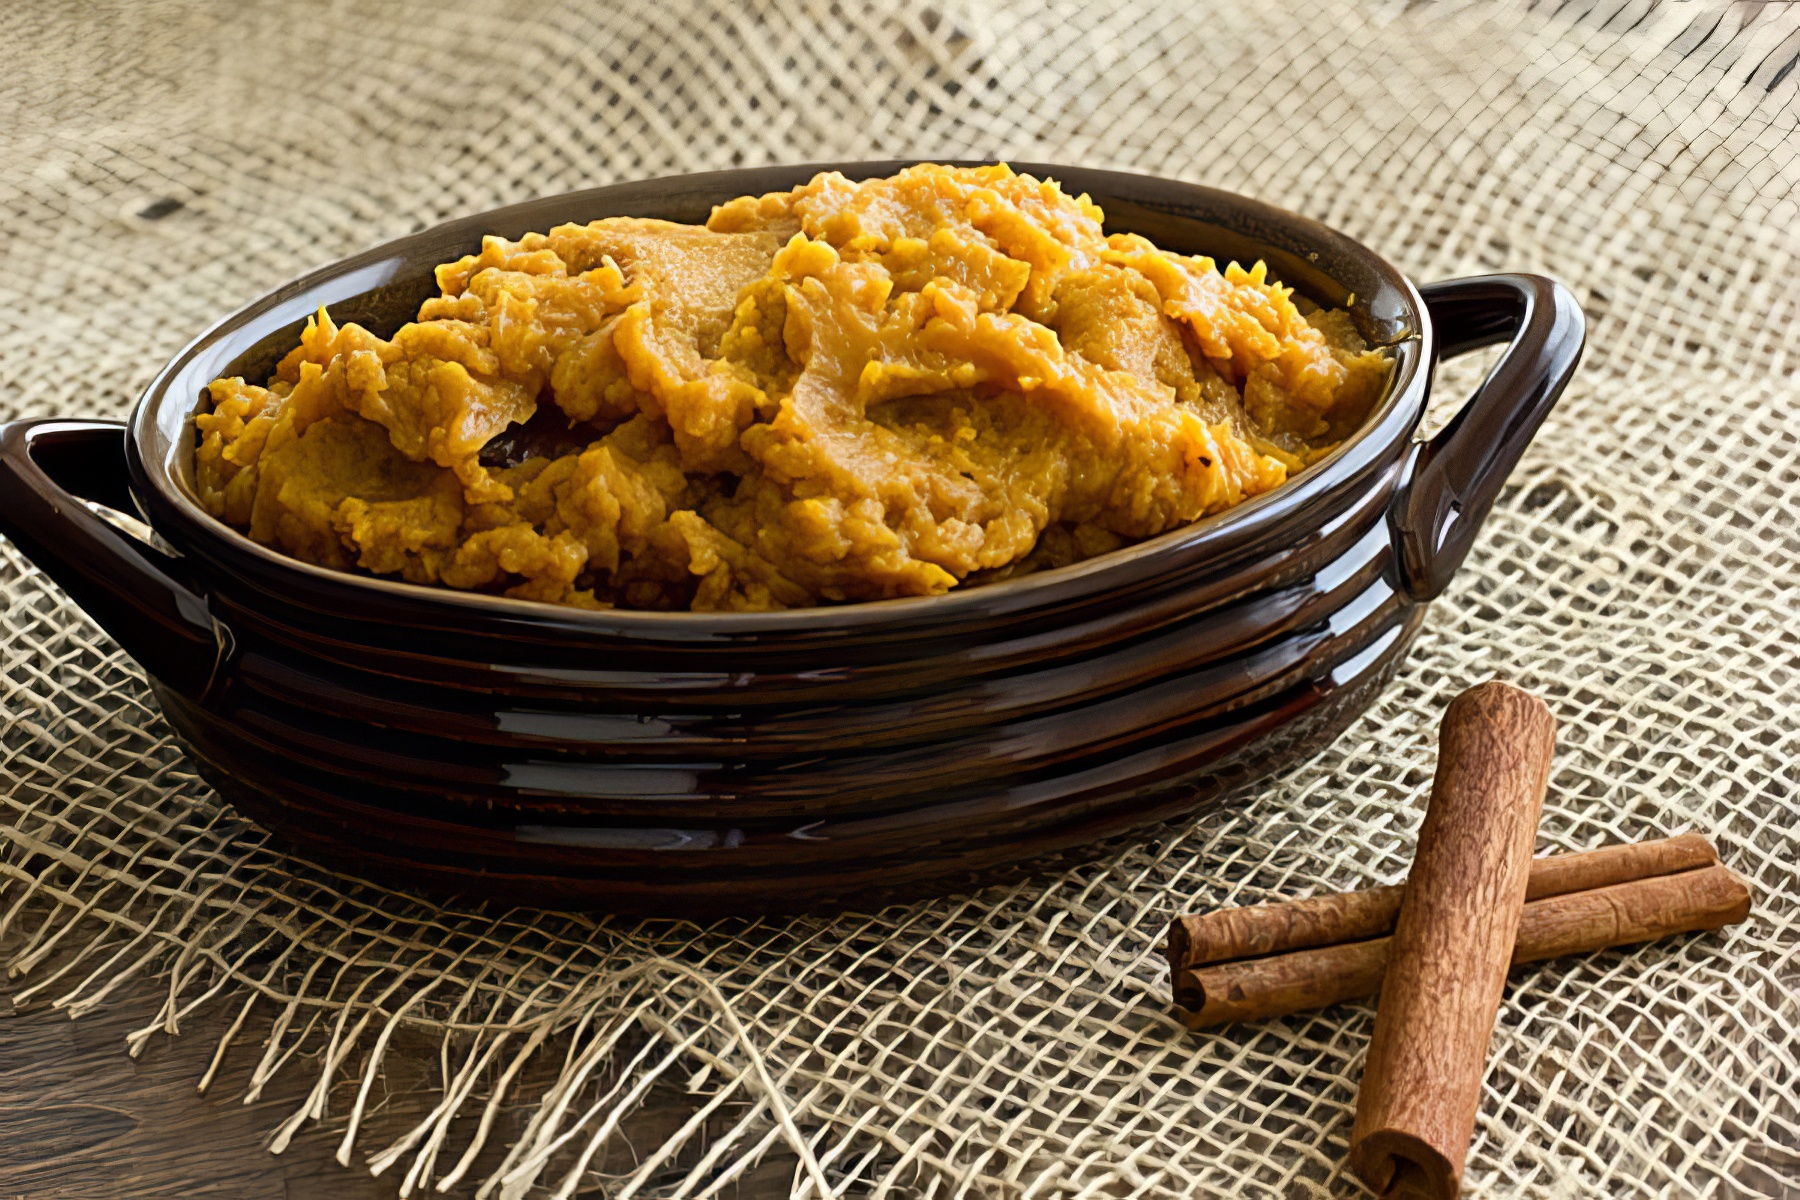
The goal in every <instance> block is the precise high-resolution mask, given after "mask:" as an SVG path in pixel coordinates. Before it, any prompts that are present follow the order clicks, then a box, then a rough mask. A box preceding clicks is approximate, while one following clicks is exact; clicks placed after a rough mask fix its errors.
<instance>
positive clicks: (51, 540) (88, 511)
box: [0, 419, 232, 701]
mask: <svg viewBox="0 0 1800 1200" xmlns="http://www.w3.org/2000/svg"><path fill="white" fill-rule="evenodd" d="M125 437H126V433H125V426H124V425H123V424H121V423H120V422H118V421H67V420H56V419H49V420H28V421H12V422H9V423H7V424H5V425H0V533H4V534H5V535H6V536H7V537H8V538H10V539H12V542H13V544H14V545H16V546H17V547H18V548H19V549H20V550H21V551H22V552H23V553H24V554H25V557H27V558H29V559H30V560H31V561H32V562H34V563H36V564H37V565H38V567H40V568H41V569H42V570H43V571H44V573H45V574H47V575H49V576H50V578H52V579H54V580H55V581H56V582H57V583H58V584H60V585H61V586H62V588H63V590H64V591H66V592H68V593H69V595H70V597H72V598H73V599H74V601H75V602H76V603H77V604H79V605H81V607H82V608H84V609H86V610H87V611H88V613H89V615H91V616H92V617H93V618H94V620H95V621H97V622H99V624H100V626H101V628H103V629H105V630H106V631H107V632H108V633H110V634H111V635H112V636H113V637H114V638H116V639H118V642H119V644H120V645H121V646H123V647H124V648H125V650H126V652H127V653H129V654H130V655H131V656H132V657H133V658H135V659H137V660H138V662H139V663H140V664H142V665H143V667H144V669H145V670H146V671H148V672H149V673H150V674H151V675H154V676H155V677H156V678H157V679H158V680H159V681H161V682H162V683H164V684H166V685H168V686H169V687H172V688H174V689H175V690H176V691H178V692H181V693H182V694H183V695H186V696H189V697H193V698H195V699H197V700H200V701H204V700H205V699H207V697H208V695H209V693H210V692H211V691H212V690H213V689H214V688H216V687H217V685H218V680H219V677H220V674H221V670H220V668H221V667H222V666H223V664H224V663H225V661H226V660H227V658H228V657H229V656H230V652H231V644H232V643H231V633H230V631H229V630H228V629H227V628H226V627H225V626H224V625H222V624H220V622H219V621H218V620H217V619H216V618H215V617H214V616H213V615H212V613H211V612H210V611H209V610H208V608H207V604H206V599H205V598H204V597H203V596H202V595H200V594H198V593H196V592H195V591H194V590H192V589H191V588H190V587H188V586H187V585H186V584H185V583H183V582H182V581H181V579H180V575H181V573H182V572H181V567H180V559H179V556H178V555H177V554H176V553H175V552H173V551H171V550H168V549H166V548H165V547H163V546H161V545H158V544H156V543H153V542H152V541H150V540H149V538H151V537H153V536H154V535H153V534H151V532H150V530H149V527H148V526H143V525H141V523H139V522H137V521H136V520H134V519H133V518H132V517H130V516H128V515H126V514H128V513H129V512H130V511H131V510H132V508H133V504H132V500H131V495H130V492H129V491H128V490H127V486H126V480H127V479H128V478H129V476H128V475H127V472H126V466H125ZM102 506H104V507H102ZM133 526H137V527H138V528H136V529H134V528H132V527H133Z"/></svg>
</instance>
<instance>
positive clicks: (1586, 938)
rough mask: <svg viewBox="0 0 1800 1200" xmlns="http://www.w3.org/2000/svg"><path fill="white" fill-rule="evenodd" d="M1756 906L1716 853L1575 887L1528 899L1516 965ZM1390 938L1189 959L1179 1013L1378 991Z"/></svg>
mask: <svg viewBox="0 0 1800 1200" xmlns="http://www.w3.org/2000/svg"><path fill="white" fill-rule="evenodd" d="M1539 861H1543V860H1539ZM1749 913H1750V889H1749V888H1748V886H1746V885H1745V883H1744V881H1743V880H1742V879H1741V878H1739V877H1738V875H1737V874H1736V872H1734V871H1732V870H1731V869H1730V868H1728V867H1723V866H1719V865H1717V864H1716V863H1715V864H1714V865H1713V866H1709V867H1700V868H1698V869H1696V870H1689V871H1682V872H1678V873H1676V874H1672V875H1658V876H1651V877H1650V878H1648V879H1636V880H1629V881H1627V882H1625V883H1620V884H1614V885H1612V886H1610V887H1600V888H1589V889H1587V890H1585V891H1575V892H1569V893H1567V894H1565V895H1560V896H1551V897H1547V898H1545V899H1543V900H1534V901H1531V902H1530V903H1528V904H1526V905H1525V909H1524V912H1523V913H1522V914H1521V917H1520V920H1519V935H1518V939H1517V941H1515V942H1514V943H1513V954H1512V965H1513V966H1519V965H1520V964H1522V963H1531V962H1540V961H1542V960H1544V959H1548V958H1561V957H1563V956H1565V955H1570V954H1587V953H1591V952H1593V951H1595V950H1604V949H1606V948H1607V947H1609V946H1625V945H1630V944H1632V943H1634V942H1649V941H1655V940H1656V939H1658V938H1664V937H1672V936H1674V935H1675V934H1679V933H1693V932H1696V931H1699V930H1704V929H1719V928H1721V927H1723V926H1726V925H1734V924H1736V923H1737V922H1739V921H1742V920H1743V919H1744V918H1745V917H1747V916H1748V915H1749ZM1392 944H1393V938H1391V937H1377V938H1370V939H1367V940H1365V941H1360V942H1345V943H1341V944H1338V945H1334V946H1321V947H1314V948H1309V949H1304V950H1298V951H1294V952H1291V953H1287V954H1276V955H1273V956H1271V957H1268V958H1253V959H1243V960H1238V961H1234V962H1225V963H1209V964H1203V965H1201V966H1199V967H1189V968H1187V969H1186V970H1184V971H1182V972H1181V973H1180V974H1181V983H1180V984H1179V989H1180V990H1181V991H1183V992H1184V993H1185V994H1188V995H1192V996H1197V997H1198V1001H1197V1002H1196V1003H1194V1004H1191V1005H1184V1011H1182V1012H1181V1013H1180V1017H1181V1020H1182V1022H1183V1023H1184V1024H1186V1025H1187V1027H1188V1028H1190V1029H1204V1028H1207V1027H1208V1026H1212V1025H1222V1024H1225V1023H1226V1022H1229V1021H1254V1020H1260V1019H1262V1018H1265V1017H1278V1016H1284V1015H1286V1014H1288V1013H1294V1012H1302V1011H1305V1010H1306V1009H1310V1008H1323V1007H1325V1006H1326V1005H1330V1004H1337V1003H1340V1002H1341V1001H1345V1000H1359V999H1362V998H1363V997H1366V996H1373V995H1374V994H1375V993H1377V992H1378V991H1380V990H1381V981H1382V979H1383V977H1384V976H1385V975H1386V974H1387V965H1388V954H1389V952H1390V948H1391V946H1392Z"/></svg>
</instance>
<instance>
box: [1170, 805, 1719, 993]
mask: <svg viewBox="0 0 1800 1200" xmlns="http://www.w3.org/2000/svg"><path fill="white" fill-rule="evenodd" d="M1718 861H1719V856H1718V854H1717V853H1716V852H1715V851H1714V850H1713V847H1712V844H1711V843H1710V842H1708V841H1707V840H1706V839H1705V838H1703V837H1701V836H1700V835H1699V834H1697V833H1684V834H1681V835H1679V836H1677V837H1670V838H1657V839H1655V840H1653V841H1647V842H1628V843H1625V844H1623V845H1618V846H1603V847H1601V848H1600V849H1598V850H1582V851H1578V852H1576V853H1572V854H1556V855H1551V856H1550V857H1548V858H1535V859H1532V861H1531V875H1530V882H1529V883H1528V884H1527V886H1526V890H1525V899H1526V901H1527V902H1529V901H1532V900H1538V899H1542V898H1543V897H1546V896H1561V895H1566V894H1567V893H1569V892H1576V891H1584V890H1588V889H1591V888H1600V887H1609V886H1611V885H1613V884H1616V883H1628V882H1630V881H1631V880H1633V879H1646V878H1650V877H1652V876H1656V875H1671V874H1674V873H1675V872H1676V871H1686V870H1692V869H1694V868H1696V867H1704V866H1709V865H1711V864H1713V863H1716V862H1718ZM1402 890H1403V889H1402V888H1400V887H1377V888H1368V889H1365V890H1363V891H1360V892H1335V893H1332V894H1330V895H1325V896H1313V897H1309V898H1307V899H1304V900H1290V901H1286V902H1284V903H1280V904H1258V905H1249V906H1245V907H1242V908H1222V909H1215V910H1214V911H1212V912H1208V913H1200V914H1196V915H1192V916H1183V917H1176V918H1175V919H1174V920H1173V921H1171V922H1169V933H1168V940H1167V942H1166V944H1165V952H1166V953H1167V955H1168V958H1169V972H1170V981H1171V985H1172V989H1171V990H1172V991H1173V992H1174V995H1175V1003H1177V1004H1179V1005H1180V1006H1181V1007H1183V1008H1186V1009H1189V1010H1191V1011H1194V1012H1198V1011H1200V1010H1201V1009H1203V1008H1204V1007H1205V1005H1206V997H1207V995H1208V994H1209V993H1207V992H1203V991H1200V990H1197V987H1196V985H1195V984H1194V983H1192V982H1191V980H1190V975H1189V970H1190V968H1194V967H1200V966H1204V965H1206V964H1208V963H1220V962H1229V961H1231V960H1233V959H1239V958H1262V957H1266V956H1269V955H1279V954H1286V953H1288V952H1290V951H1294V950H1304V949H1307V948H1309V947H1312V946H1336V945H1341V944H1343V943H1346V942H1360V941H1367V940H1369V939H1372V938H1379V937H1382V936H1383V935H1385V934H1389V933H1392V932H1393V929H1394V918H1395V917H1396V916H1398V915H1399V912H1400V897H1401V894H1402ZM1588 948H1589V949H1598V948H1599V947H1597V946H1593V947H1588ZM1227 978H1230V976H1227ZM1380 986H1381V977H1380V975H1376V976H1375V988H1374V989H1371V990H1377V989H1379V988H1380ZM1366 994H1367V993H1364V992H1352V993H1346V994H1344V995H1343V996H1341V997H1340V999H1349V998H1352V997H1355V996H1362V995H1366ZM1329 1003H1332V1001H1321V1002H1320V1004H1321V1005H1323V1004H1329ZM1305 1007H1310V1006H1309V1005H1304V1004H1301V1005H1297V1006H1296V1007H1294V1008H1288V1009H1282V1010H1280V1011H1285V1012H1294V1011H1298V1009H1299V1008H1305ZM1263 1015H1271V1014H1267V1013H1265V1014H1263ZM1228 1019H1232V1020H1238V1019H1243V1018H1237V1017H1233V1018H1228ZM1207 1023H1208V1024H1211V1023H1212V1022H1207Z"/></svg>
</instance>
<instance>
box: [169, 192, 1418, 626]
mask: <svg viewBox="0 0 1800 1200" xmlns="http://www.w3.org/2000/svg"><path fill="white" fill-rule="evenodd" d="M1101 219H1102V217H1101V212H1100V210H1099V209H1098V208H1097V207H1095V206H1094V205H1093V204H1092V203H1090V202H1089V201H1088V199H1087V197H1086V196H1080V197H1070V196H1068V195H1065V194H1064V193H1063V192H1062V190H1061V189H1060V188H1059V187H1058V186H1057V184H1056V183H1054V182H1053V181H1049V180H1045V181H1039V180H1036V179H1033V178H1032V177H1030V176H1029V175H1020V174H1016V173H1014V172H1013V171H1012V170H1011V169H1009V168H1008V167H1005V166H993V167H979V168H972V169H970V168H955V169H952V168H948V167H940V166H929V165H928V166H918V167H912V168H909V169H907V170H904V171H901V172H900V173H899V174H898V175H895V176H893V177H892V178H888V179H872V180H867V181H864V182H861V183H853V182H851V181H850V180H848V179H846V178H844V177H843V176H842V175H839V174H836V173H828V174H822V175H819V176H818V177H816V178H815V179H813V180H812V181H811V182H810V183H807V184H806V185H805V186H803V187H799V188H796V189H794V190H793V191H791V192H776V193H771V194H769V195H766V196H746V197H743V198H741V199H738V200H733V201H732V202H731V203H729V204H724V205H721V206H719V207H718V208H716V209H714V210H713V214H712V218H711V219H710V220H709V221H708V222H707V223H706V225H705V226H704V227H699V226H688V225H677V224H671V223H669V222H665V221H652V220H641V219H637V218H626V217H613V218H608V219H605V220H600V221H594V222H592V223H590V224H587V225H564V226H561V227H559V228H557V229H553V230H551V231H550V232H549V233H547V234H542V233H532V234H527V235H526V236H525V237H523V238H521V239H520V240H518V241H517V242H510V241H505V240H503V239H501V238H497V237H488V238H485V239H483V242H482V247H481V253H479V254H474V255H470V256H468V257H465V258H463V259H461V260H460V261H458V262H454V263H448V264H445V265H444V266H441V267H439V268H438V269H437V282H438V285H439V288H440V290H441V292H442V294H441V295H439V296H436V297H434V298H432V299H430V300H427V301H426V302H425V303H424V305H423V306H422V307H421V308H420V310H419V316H418V320H417V321H416V322H414V323H412V324H409V325H406V326H404V327H403V328H401V329H400V330H399V331H398V332H396V333H395V334H394V336H393V337H392V338H391V339H385V340H384V339H382V338H379V337H376V336H375V335H374V334H372V333H370V332H369V331H367V330H365V329H362V328H360V327H359V326H356V325H345V326H342V327H339V326H337V325H334V324H333V323H332V321H331V318H330V317H329V316H327V315H326V313H325V312H324V310H323V309H321V310H320V312H319V314H318V317H317V318H316V319H315V320H314V321H312V322H311V323H309V324H308V326H307V328H306V331H305V333H304V334H302V336H301V339H300V345H299V347H298V348H297V349H295V350H294V351H293V353H291V354H289V355H288V356H287V358H286V359H284V360H283V361H282V363H281V365H280V367H279V369H278V370H277V371H276V373H275V375H274V377H273V378H271V379H269V380H268V381H267V383H266V384H264V385H261V386H258V385H255V384H251V383H246V382H245V381H244V380H243V379H241V378H239V379H220V380H217V381H215V382H214V383H213V384H212V385H211V400H212V410H211V411H210V412H207V413H202V414H200V415H199V416H198V417H197V418H196V425H197V426H198V429H199V438H200V440H199V446H198V448H197V451H196V464H195V465H196V472H195V473H196V478H197V482H198V486H199V493H200V499H201V501H202V503H203V504H204V505H205V507H206V508H207V510H208V511H209V512H211V513H212V514H213V515H214V516H216V517H218V518H220V519H222V520H224V521H226V522H228V523H229V524H231V525H233V526H236V527H237V528H239V529H242V530H245V531H247V532H248V533H249V535H250V537H252V538H253V539H255V540H256V541H258V542H261V543H263V544H265V545H268V546H272V547H275V548H277V549H279V550H281V551H283V552H285V553H287V554H290V555H292V556H294V557H295V558H298V559H301V560H304V561H306V562H310V563H316V564H319V565H321V566H325V567H331V568H335V569H338V570H345V571H350V570H362V571H367V572H372V573H375V574H378V575H398V576H400V577H402V578H405V579H408V580H411V581H412V582H414V583H421V584H440V585H444V586H447V587H452V588H463V589H470V590H475V591H483V592H493V593H504V594H505V595H508V596H515V597H522V598H526V599H532V600H542V601H548V602H551V603H556V604H568V605H576V606H579V607H586V608H598V607H609V606H615V605H616V606H619V607H624V608H639V609H693V610H730V609H736V610H760V609H780V608H791V607H798V606H804V605H813V604H822V603H830V602H839V601H856V600H879V599H884V598H888V597H895V596H923V595H932V594H936V593H940V592H945V591H948V590H949V589H951V588H954V587H958V586H966V585H968V584H972V583H979V582H982V581H985V580H991V579H996V578H1001V577H1005V576H1008V575H1017V574H1019V573H1021V572H1024V571H1029V570H1034V569H1038V568H1041V567H1045V566H1059V565H1064V564H1067V563H1070V562H1074V561H1077V560H1080V559H1083V558H1087V557H1090V556H1092V555H1095V554H1100V553H1104V552H1106V551H1108V550H1111V549H1114V548H1116V547H1118V546H1121V545H1123V544H1125V543H1127V542H1130V541H1133V540H1135V539H1140V538H1146V537H1150V536H1151V535H1153V534H1158V533H1162V532H1164V531H1165V530H1169V529H1173V528H1175V527H1176V526H1179V525H1183V524H1185V523H1187V522H1190V521H1193V520H1195V519H1197V518H1200V517H1204V516H1206V515H1208V514H1210V513H1217V512H1221V511H1223V510H1225V509H1228V508H1230V507H1232V506H1233V505H1235V504H1239V503H1241V502H1242V501H1244V500H1245V499H1246V498H1248V497H1251V496H1255V495H1257V494H1258V493H1261V492H1265V491H1268V490H1269V489H1270V488H1273V487H1276V486H1278V485H1280V484H1281V483H1282V482H1283V481H1284V480H1286V479H1287V477H1288V475H1289V474H1290V473H1292V472H1294V471H1297V470H1300V469H1302V468H1303V467H1304V466H1305V465H1306V464H1307V463H1308V462H1309V461H1311V460H1312V459H1313V458H1315V457H1316V456H1317V455H1319V454H1320V453H1322V452H1323V451H1324V450H1325V449H1327V448H1329V446H1330V445H1332V444H1334V443H1335V442H1336V441H1338V440H1339V439H1341V438H1343V437H1344V436H1346V435H1347V434H1348V433H1349V432H1350V431H1351V430H1353V429H1354V428H1355V427H1356V426H1357V424H1358V423H1359V422H1361V421H1362V419H1363V418H1364V416H1365V415H1366V414H1367V412H1368V410H1369V408H1370V406H1371V405H1372V404H1373V403H1374V401H1375V400H1376V398H1377V397H1378V396H1379V394H1380V393H1381V391H1382V388H1383V386H1384V385H1385V383H1386V380H1387V377H1388V372H1389V359H1388V358H1387V356H1386V355H1385V354H1384V353H1383V352H1382V351H1380V350H1371V349H1369V348H1368V347H1366V346H1365V345H1364V344H1363V343H1362V341H1361V340H1360V339H1359V338H1358V336H1357V334H1356V331H1355V329H1354V327H1353V326H1352V325H1351V323H1350V319H1349V317H1348V316H1347V315H1346V314H1344V313H1341V312H1335V311H1319V310H1314V309H1313V308H1312V306H1311V305H1304V307H1302V305H1303V304H1304V302H1302V304H1296V302H1295V300H1294V297H1293V296H1292V294H1291V292H1290V290H1289V289H1288V288H1285V287H1283V286H1281V285H1280V284H1279V283H1277V282H1275V281H1273V280H1271V279H1269V278H1268V276H1267V273H1266V271H1265V269H1264V267H1263V264H1261V263H1257V264H1256V265H1255V266H1253V267H1251V268H1250V269H1248V270H1245V269H1243V268H1241V267H1239V266H1238V265H1237V264H1235V263H1233V264H1230V265H1229V266H1227V267H1226V268H1225V269H1224V270H1223V271H1220V270H1219V269H1217V268H1216V266H1215V265H1214V263H1213V262H1212V260H1211V259H1207V258H1188V257H1184V256H1182V255H1178V254H1172V253H1169V252H1168V251H1165V250H1160V249H1158V248H1157V247H1156V246H1154V245H1152V244H1151V243H1149V242H1148V241H1146V240H1145V239H1143V238H1141V237H1137V236H1135V235H1132V234H1113V235H1111V236H1110V237H1109V236H1107V235H1106V234H1105V233H1103V232H1102V230H1101Z"/></svg>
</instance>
